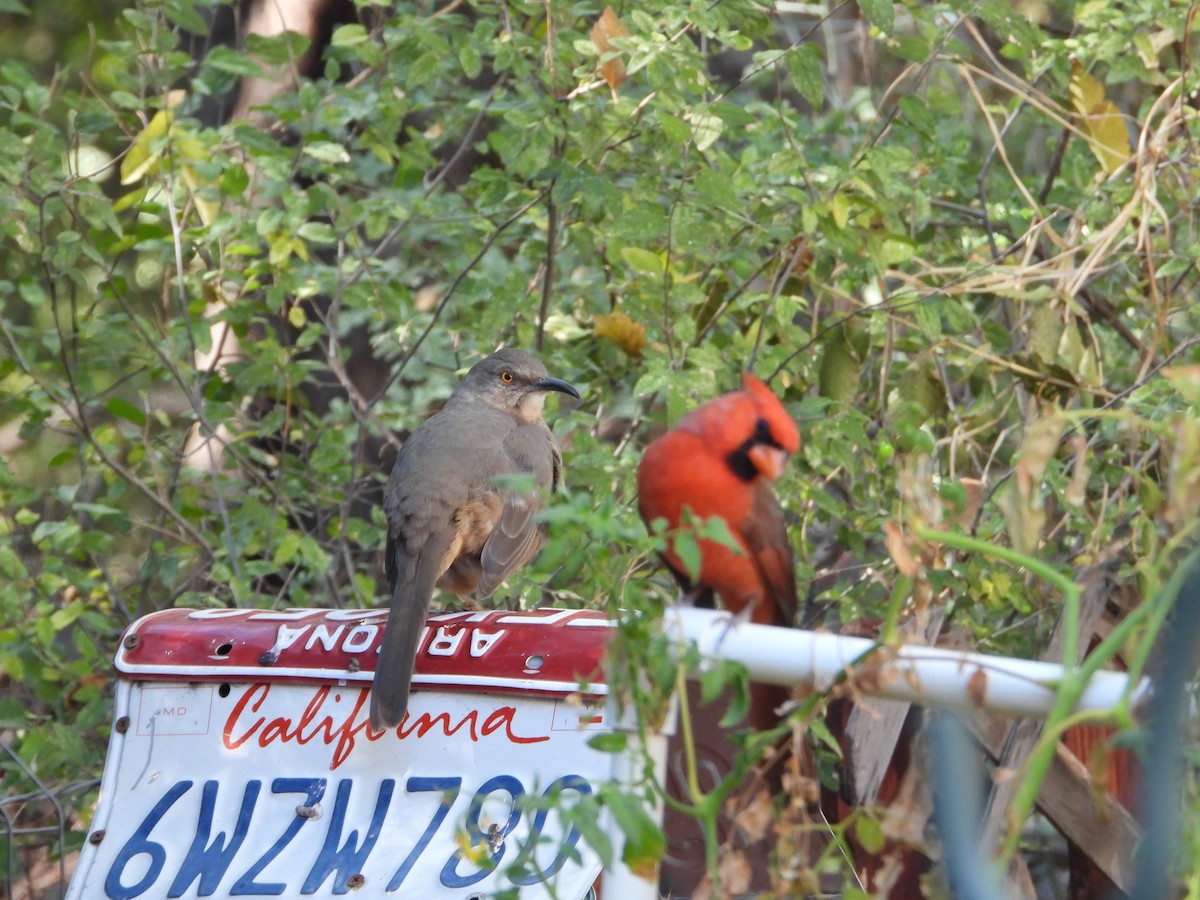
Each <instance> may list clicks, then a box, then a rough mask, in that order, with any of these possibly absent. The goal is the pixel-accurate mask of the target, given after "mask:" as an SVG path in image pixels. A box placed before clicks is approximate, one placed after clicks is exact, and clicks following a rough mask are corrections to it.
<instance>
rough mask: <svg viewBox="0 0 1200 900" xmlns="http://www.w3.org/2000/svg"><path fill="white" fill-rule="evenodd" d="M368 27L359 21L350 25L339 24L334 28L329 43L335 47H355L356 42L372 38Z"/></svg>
mask: <svg viewBox="0 0 1200 900" xmlns="http://www.w3.org/2000/svg"><path fill="white" fill-rule="evenodd" d="M370 38H371V36H370V34H368V32H367V29H366V28H365V27H363V26H362V25H359V24H358V23H357V22H354V23H351V24H349V25H339V26H338V27H337V28H335V29H334V30H333V35H332V36H331V37H330V38H329V43H330V44H331V45H333V46H334V47H353V46H354V45H356V44H361V43H364V42H365V41H368V40H370Z"/></svg>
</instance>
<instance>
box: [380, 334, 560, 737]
mask: <svg viewBox="0 0 1200 900" xmlns="http://www.w3.org/2000/svg"><path fill="white" fill-rule="evenodd" d="M548 391H561V392H562V393H564V394H570V395H571V396H572V397H574V398H576V399H579V392H578V391H577V390H575V388H574V387H572V386H571V385H570V384H568V383H567V382H565V381H563V380H562V379H559V378H551V377H550V376H549V373H548V372H547V371H546V367H545V366H544V365H542V363H541V362H540V361H539V360H537V359H536V358H535V357H533V356H530V355H529V354H528V353H525V352H524V351H522V350H513V349H505V350H499V351H497V352H496V353H493V354H492V355H491V356H489V357H488V358H487V359H484V360H481V361H480V362H478V363H476V364H475V365H474V366H473V367H472V368H471V371H469V372H468V373H467V375H466V377H465V378H464V379H463V380H462V383H461V384H460V385H459V386H458V387H457V388H456V389H455V390H454V393H453V394H451V395H450V399H449V400H447V401H446V405H445V406H444V407H442V409H441V410H440V411H438V412H437V413H435V414H434V415H433V416H431V417H430V418H429V419H427V420H426V421H425V422H424V423H423V424H422V425H421V426H420V427H419V428H417V430H416V431H414V432H413V433H412V436H411V437H409V439H408V440H407V441H405V442H404V446H403V447H401V449H400V454H399V456H397V457H396V465H395V466H394V467H393V468H392V475H391V478H390V479H389V481H388V486H387V491H386V492H385V494H384V510H385V511H386V513H387V520H388V538H387V560H386V569H387V577H388V582H389V583H390V585H391V588H392V608H391V613H390V615H389V617H388V624H387V627H386V628H385V630H384V634H383V645H382V646H381V647H380V651H379V661H378V663H377V664H376V666H375V683H374V685H373V687H372V689H371V727H372V728H374V729H375V730H377V731H378V730H381V729H383V728H390V727H394V726H396V725H397V724H399V722H400V720H401V719H402V718H404V713H405V711H406V710H407V708H408V692H409V685H410V683H411V681H412V672H413V664H414V662H415V660H416V655H417V645H418V644H419V643H420V639H421V631H422V629H423V628H424V627H425V617H426V615H427V614H428V612H429V600H430V598H431V597H432V596H433V590H434V587H439V588H441V589H442V590H445V591H449V592H450V593H453V594H458V595H459V596H464V595H466V594H469V593H471V592H472V591H474V592H475V593H476V595H478V596H480V597H486V596H488V595H489V594H491V593H492V591H494V590H495V589H496V588H497V587H499V586H500V583H501V582H503V581H504V579H505V578H507V577H508V576H509V575H510V574H512V573H513V572H514V571H515V570H516V569H518V568H520V567H521V566H523V565H524V564H525V563H527V562H528V561H529V560H530V559H532V558H533V556H534V554H535V553H537V551H538V550H539V549H540V548H541V546H542V542H543V541H544V540H545V537H546V528H545V525H543V524H542V523H540V522H537V521H535V517H536V515H537V512H538V510H539V509H540V508H541V505H542V499H541V492H543V491H545V490H553V489H555V488H557V487H558V486H559V485H560V484H561V483H562V453H561V452H560V451H559V449H558V444H557V443H556V442H555V440H554V435H553V434H551V432H550V429H549V428H548V427H547V425H546V423H545V422H544V421H543V420H542V410H543V408H544V407H545V404H546V393H547V392H548ZM512 475H529V476H532V479H533V483H534V485H535V486H536V488H537V490H535V491H533V492H529V493H518V492H516V491H514V490H511V489H509V488H508V487H505V486H504V484H503V483H502V482H503V479H504V476H512ZM498 480H499V481H500V482H501V483H498Z"/></svg>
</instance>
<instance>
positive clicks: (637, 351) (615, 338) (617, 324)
mask: <svg viewBox="0 0 1200 900" xmlns="http://www.w3.org/2000/svg"><path fill="white" fill-rule="evenodd" d="M592 334H594V335H595V336H596V337H598V338H604V339H605V340H609V341H612V342H613V343H614V344H616V345H617V346H618V347H620V348H621V352H623V353H625V354H626V355H627V356H632V357H635V358H636V357H639V356H641V355H642V348H644V347H645V346H646V326H644V325H642V324H641V323H640V322H635V321H633V319H631V318H629V316H627V315H625V313H623V312H615V313H596V315H594V316H593V317H592Z"/></svg>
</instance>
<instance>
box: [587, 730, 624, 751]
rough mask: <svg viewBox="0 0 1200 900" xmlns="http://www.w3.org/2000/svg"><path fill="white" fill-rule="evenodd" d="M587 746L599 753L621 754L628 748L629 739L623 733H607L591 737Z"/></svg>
mask: <svg viewBox="0 0 1200 900" xmlns="http://www.w3.org/2000/svg"><path fill="white" fill-rule="evenodd" d="M587 744H588V746H589V747H591V748H592V749H593V750H598V751H600V752H601V753H623V752H624V751H625V748H626V747H628V746H629V738H628V737H627V735H626V734H625V732H623V731H608V732H605V733H603V734H594V735H592V736H591V737H590V738H588V742H587Z"/></svg>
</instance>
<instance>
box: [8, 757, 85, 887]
mask: <svg viewBox="0 0 1200 900" xmlns="http://www.w3.org/2000/svg"><path fill="white" fill-rule="evenodd" d="M0 748H3V752H2V753H0V898H11V900H62V898H63V897H64V896H65V895H66V891H67V881H68V879H69V878H70V875H71V871H72V870H73V869H74V866H75V862H76V860H77V859H78V856H79V846H80V845H81V844H82V842H83V839H84V836H85V835H84V832H83V830H82V828H81V826H80V823H79V821H78V820H77V819H76V817H75V816H74V814H73V812H72V810H73V809H75V808H76V806H77V805H78V803H79V801H80V799H81V797H80V795H83V794H87V793H88V792H93V791H95V790H96V789H97V788H98V787H99V785H100V781H99V779H95V778H93V779H88V780H86V781H77V782H71V783H69V784H65V785H61V786H58V787H51V786H49V785H46V784H44V783H43V782H42V781H41V779H39V778H38V777H37V775H36V774H34V772H33V771H32V770H30V768H29V767H28V766H27V765H25V763H24V762H23V761H22V760H21V758H20V756H18V755H17V753H16V752H15V751H14V750H13V748H12V747H11V746H10V744H9V742H8V740H6V739H5V738H4V737H3V736H0Z"/></svg>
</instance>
